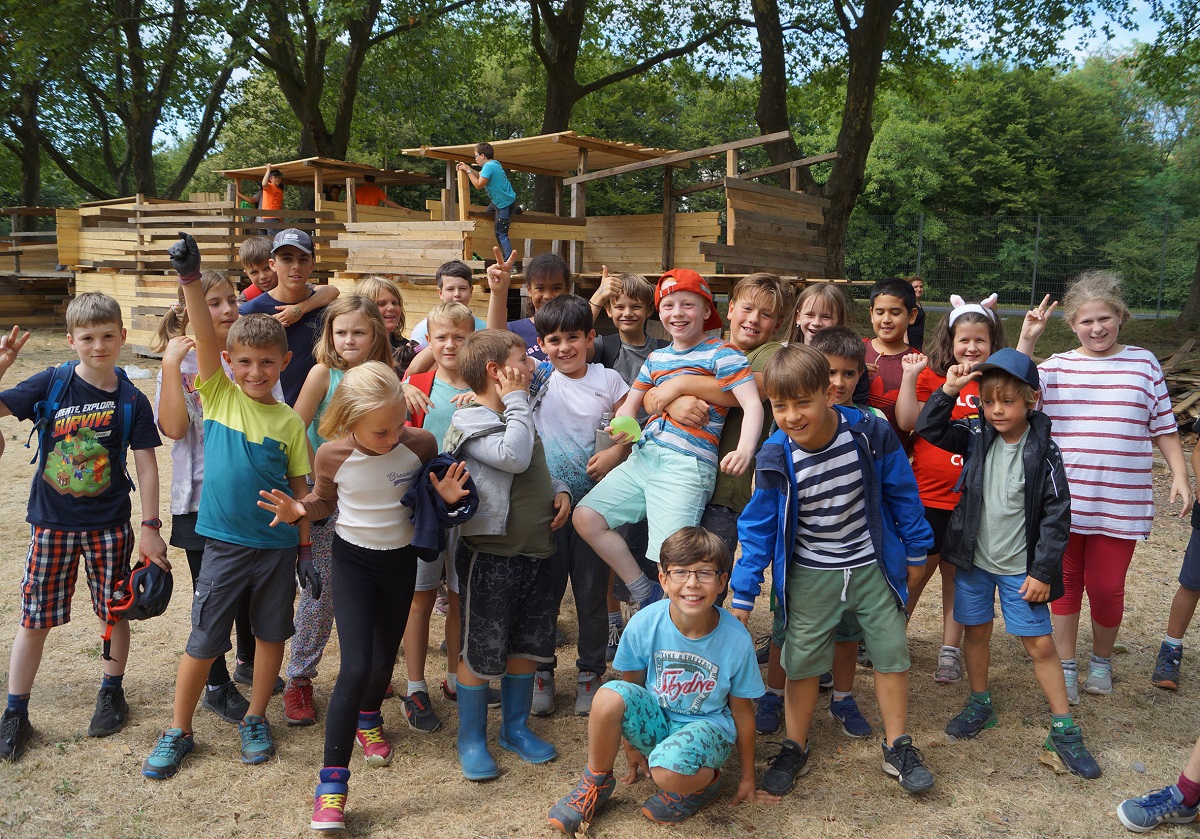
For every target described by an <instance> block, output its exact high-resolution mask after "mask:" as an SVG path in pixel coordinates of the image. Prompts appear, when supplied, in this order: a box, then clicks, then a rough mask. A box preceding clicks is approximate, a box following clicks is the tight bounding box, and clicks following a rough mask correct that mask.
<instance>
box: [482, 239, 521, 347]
mask: <svg viewBox="0 0 1200 839" xmlns="http://www.w3.org/2000/svg"><path fill="white" fill-rule="evenodd" d="M492 253H493V254H495V256H496V263H495V264H494V265H489V266H488V269H487V283H488V291H489V292H491V294H489V295H488V310H487V328H488V329H508V289H509V286H511V285H512V267H513V264H514V263H515V262H516V261H517V252H516V251H515V250H514V251H513V252H512V253H511V254H509V255H508V259H505V258H504V252H503V251H502V250H500V248H498V247H493V248H492Z"/></svg>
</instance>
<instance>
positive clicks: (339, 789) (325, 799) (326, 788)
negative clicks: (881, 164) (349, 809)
mask: <svg viewBox="0 0 1200 839" xmlns="http://www.w3.org/2000/svg"><path fill="white" fill-rule="evenodd" d="M319 777H320V783H318V784H317V791H316V794H314V795H313V814H312V821H310V822H309V823H308V826H309V827H311V828H312V829H313V830H345V829H346V794H347V793H349V792H350V787H349V781H350V770H348V769H346V768H344V767H340V766H327V767H325V768H324V769H322V770H321V774H320V776H319Z"/></svg>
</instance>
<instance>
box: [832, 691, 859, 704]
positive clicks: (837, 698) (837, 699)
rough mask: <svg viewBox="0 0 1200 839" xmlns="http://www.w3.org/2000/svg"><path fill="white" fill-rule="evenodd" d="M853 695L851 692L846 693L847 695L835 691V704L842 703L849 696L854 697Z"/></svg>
mask: <svg viewBox="0 0 1200 839" xmlns="http://www.w3.org/2000/svg"><path fill="white" fill-rule="evenodd" d="M853 695H854V694H853V693H852V692H851V691H846V692H845V693H842V692H841V691H840V690H834V692H833V701H834V702H841V701H842V700H843V699H845V698H846V697H848V696H853Z"/></svg>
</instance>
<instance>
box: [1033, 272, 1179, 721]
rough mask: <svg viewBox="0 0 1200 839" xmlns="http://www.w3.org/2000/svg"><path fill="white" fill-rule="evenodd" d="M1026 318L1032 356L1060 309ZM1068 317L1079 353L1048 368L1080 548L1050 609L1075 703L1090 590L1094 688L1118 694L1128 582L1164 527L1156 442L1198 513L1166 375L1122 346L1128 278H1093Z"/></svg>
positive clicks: (1071, 549) (1080, 282)
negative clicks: (1115, 667)
mask: <svg viewBox="0 0 1200 839" xmlns="http://www.w3.org/2000/svg"><path fill="white" fill-rule="evenodd" d="M1049 301H1050V295H1046V298H1045V299H1044V300H1043V301H1042V305H1041V306H1039V307H1038V308H1036V309H1034V310H1032V311H1031V312H1029V314H1027V315H1026V316H1025V322H1024V324H1023V326H1022V328H1021V341H1020V343H1019V344H1018V345H1017V349H1019V350H1021V351H1022V352H1024V353H1027V354H1030V353H1032V351H1033V347H1034V344H1035V343H1036V342H1037V339H1038V337H1039V336H1040V335H1041V334H1042V331H1043V330H1044V329H1045V328H1046V322H1047V321H1048V320H1049V317H1050V314H1051V313H1052V312H1053V311H1054V309H1055V305H1056V304H1050V305H1049V306H1047V303H1049ZM1063 317H1064V318H1065V319H1066V321H1067V323H1068V324H1069V325H1070V327H1071V331H1072V332H1074V333H1075V337H1076V339H1078V341H1079V347H1077V348H1076V349H1073V350H1070V351H1068V352H1065V353H1058V354H1056V355H1052V356H1050V358H1048V359H1046V360H1045V361H1044V362H1042V364H1041V366H1040V367H1039V368H1038V369H1039V372H1040V376H1041V382H1042V411H1044V412H1045V413H1046V414H1047V415H1048V416H1049V417H1050V419H1051V420H1052V421H1053V423H1054V425H1053V429H1052V433H1053V436H1054V441H1055V442H1056V443H1058V447H1059V448H1060V449H1062V456H1063V463H1064V465H1065V466H1066V470H1067V481H1068V483H1069V484H1070V488H1071V538H1070V541H1069V542H1068V543H1067V550H1066V553H1064V554H1063V586H1064V588H1065V592H1064V594H1063V596H1062V597H1061V598H1059V599H1058V600H1056V601H1054V602H1053V603H1051V604H1050V619H1051V620H1052V621H1053V623H1054V644H1055V646H1056V647H1058V655H1059V658H1060V659H1062V666H1063V675H1064V676H1065V677H1066V680H1067V695H1068V697H1069V698H1070V700H1071V704H1072V705H1073V704H1075V703H1076V702H1078V701H1079V666H1078V664H1077V662H1076V660H1075V644H1076V641H1077V640H1078V634H1079V612H1080V607H1081V605H1082V600H1083V592H1084V591H1087V596H1088V604H1089V606H1090V608H1091V617H1092V655H1091V658H1090V659H1089V661H1088V672H1087V677H1086V679H1085V680H1084V683H1083V689H1084V691H1086V692H1087V693H1094V694H1099V695H1101V696H1107V695H1109V694H1110V693H1112V661H1111V657H1112V651H1113V644H1114V643H1115V642H1116V640H1117V630H1118V629H1120V627H1121V618H1122V615H1123V614H1124V611H1125V575H1126V573H1127V572H1128V571H1129V563H1130V562H1131V561H1132V560H1133V549H1134V546H1135V545H1136V544H1137V541H1138V540H1139V539H1145V538H1146V537H1147V536H1148V535H1149V534H1150V525H1151V523H1153V521H1154V484H1153V480H1152V473H1151V470H1152V468H1153V465H1154V453H1153V450H1152V445H1151V444H1152V443H1153V444H1157V445H1158V450H1159V451H1160V452H1161V453H1162V456H1163V458H1164V459H1165V460H1166V461H1167V465H1168V466H1169V467H1170V468H1171V495H1170V499H1171V500H1172V501H1174V500H1175V499H1176V498H1178V499H1180V500H1181V501H1182V503H1183V509H1182V511H1181V512H1180V514H1179V515H1180V516H1181V517H1182V516H1184V515H1186V514H1187V512H1188V510H1190V509H1191V506H1192V492H1191V487H1190V486H1189V485H1188V477H1187V464H1186V463H1185V462H1184V459H1183V446H1182V444H1181V443H1180V441H1179V433H1178V430H1177V429H1176V426H1175V415H1174V414H1173V413H1172V412H1171V400H1170V397H1169V396H1168V395H1167V386H1166V381H1165V379H1164V378H1163V373H1162V368H1161V367H1159V366H1158V361H1157V360H1156V359H1155V357H1154V355H1153V354H1152V353H1150V352H1147V351H1146V350H1143V349H1141V348H1140V347H1130V346H1125V345H1123V344H1120V343H1118V341H1117V338H1118V335H1119V332H1120V329H1121V326H1122V325H1123V324H1124V323H1125V322H1126V321H1127V320H1129V309H1127V308H1126V307H1125V302H1124V300H1123V299H1122V298H1121V288H1120V280H1119V278H1118V277H1117V276H1116V275H1115V274H1113V273H1111V272H1107V271H1089V272H1087V273H1085V274H1083V275H1081V276H1080V277H1079V278H1078V279H1077V280H1076V281H1075V282H1074V283H1072V284H1071V287H1070V288H1069V289H1068V291H1067V294H1066V296H1065V297H1064V298H1063Z"/></svg>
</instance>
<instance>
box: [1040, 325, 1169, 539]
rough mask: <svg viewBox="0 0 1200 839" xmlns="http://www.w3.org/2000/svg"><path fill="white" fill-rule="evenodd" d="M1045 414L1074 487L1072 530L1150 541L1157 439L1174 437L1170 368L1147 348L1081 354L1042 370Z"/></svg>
mask: <svg viewBox="0 0 1200 839" xmlns="http://www.w3.org/2000/svg"><path fill="white" fill-rule="evenodd" d="M1038 370H1039V373H1040V376H1041V381H1042V410H1043V411H1044V412H1045V413H1046V414H1047V415H1048V416H1049V417H1050V419H1051V420H1052V421H1053V426H1052V428H1051V434H1052V436H1053V438H1054V442H1056V443H1057V444H1058V447H1059V449H1061V450H1062V457H1063V465H1064V466H1065V467H1066V472H1067V480H1068V481H1069V482H1070V486H1071V532H1072V533H1080V534H1100V535H1105V536H1114V537H1117V538H1119V539H1144V538H1146V536H1148V535H1149V533H1150V525H1151V524H1152V523H1153V521H1154V486H1153V482H1152V476H1151V469H1152V468H1153V465H1154V453H1153V438H1155V437H1159V436H1162V435H1164V434H1174V433H1176V431H1177V428H1176V426H1175V415H1174V414H1173V413H1172V412H1171V400H1170V397H1169V396H1168V395H1167V385H1166V381H1165V380H1164V378H1163V373H1162V368H1161V367H1159V366H1158V361H1157V360H1156V359H1155V357H1154V356H1153V355H1152V354H1151V353H1149V352H1147V351H1146V350H1144V349H1142V348H1140V347H1128V346H1127V347H1125V348H1124V349H1122V350H1121V351H1120V352H1118V353H1117V354H1116V355H1112V356H1109V357H1107V358H1092V357H1089V356H1085V355H1083V354H1081V353H1079V352H1077V351H1074V350H1072V351H1071V352H1065V353H1060V354H1058V355H1052V356H1050V358H1048V359H1046V360H1045V361H1044V362H1042V365H1041V367H1039V368H1038Z"/></svg>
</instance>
